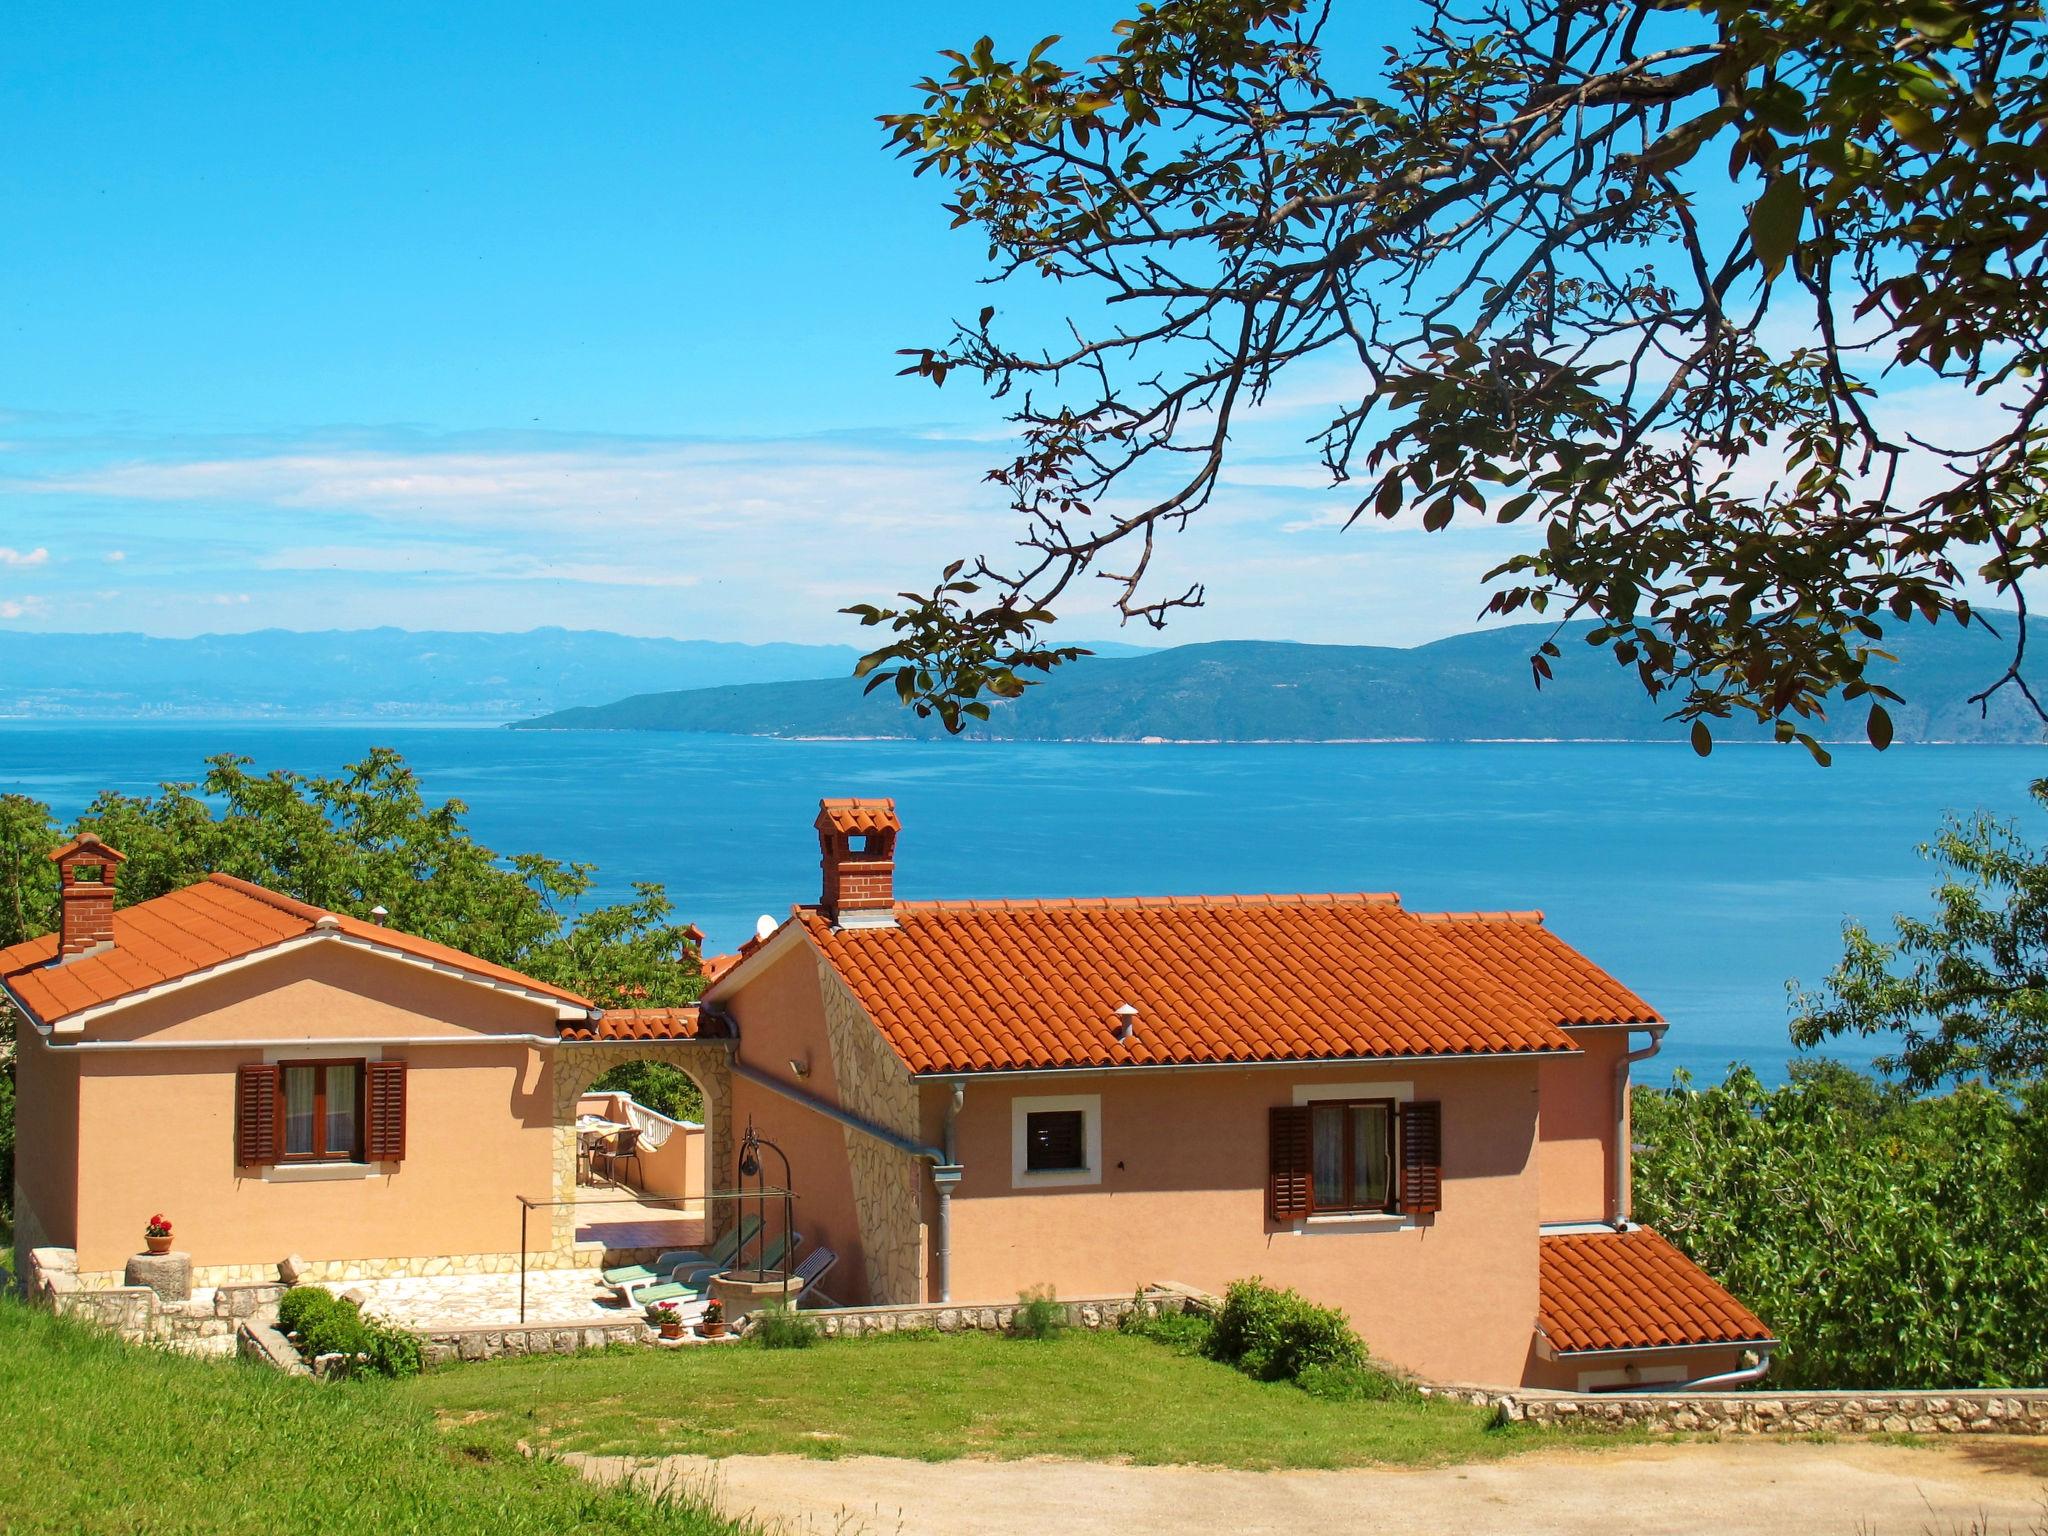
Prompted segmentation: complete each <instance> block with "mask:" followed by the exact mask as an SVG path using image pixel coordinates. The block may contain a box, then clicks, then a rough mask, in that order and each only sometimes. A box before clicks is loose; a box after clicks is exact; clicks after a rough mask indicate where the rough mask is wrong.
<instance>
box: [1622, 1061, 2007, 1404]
mask: <svg viewBox="0 0 2048 1536" xmlns="http://www.w3.org/2000/svg"><path fill="white" fill-rule="evenodd" d="M1633 1111H1634V1134H1635V1138H1636V1141H1637V1143H1638V1144H1639V1148H1640V1150H1639V1151H1638V1152H1637V1154H1636V1160H1635V1171H1636V1178H1635V1214H1636V1218H1637V1219H1638V1220H1639V1221H1642V1222H1643V1223H1645V1224H1646V1225H1648V1226H1651V1227H1654V1228H1656V1229H1657V1230H1658V1231H1660V1232H1662V1233H1664V1235H1665V1236H1667V1237H1669V1238H1670V1239H1671V1240H1672V1241H1673V1242H1674V1243H1676V1244H1677V1245H1678V1246H1679V1247H1680V1248H1682V1249H1684V1250H1685V1252H1686V1253H1687V1254H1688V1255H1690V1256H1691V1257H1692V1258H1693V1259H1694V1260H1695V1261H1696V1262H1698V1263H1699V1264H1700V1265H1701V1266H1702V1267H1703V1268H1705V1269H1706V1270H1707V1271H1708V1272H1709V1273H1710V1274H1712V1275H1714V1276H1715V1277H1716V1278H1718V1279H1719V1280H1720V1281H1721V1282H1722V1283H1723V1284H1724V1285H1726V1286H1727V1287H1728V1288H1729V1289H1730V1290H1731V1291H1733V1292H1734V1293H1735V1294H1736V1295H1737V1296H1740V1297H1741V1298H1742V1299H1743V1300H1744V1301H1746V1302H1747V1303H1749V1305H1750V1306H1752V1307H1753V1308H1755V1309H1756V1311H1757V1313H1758V1314H1759V1315H1760V1316H1761V1317H1762V1318H1763V1319H1764V1321H1765V1322H1767V1323H1768V1324H1770V1326H1771V1328H1772V1329H1773V1331H1774V1332H1776V1334H1777V1335H1778V1337H1779V1338H1780V1339H1781V1340H1782V1342H1783V1347H1782V1348H1781V1349H1780V1350H1779V1352H1778V1354H1777V1355H1776V1356H1775V1358H1774V1361H1773V1365H1772V1371H1771V1379H1772V1381H1773V1382H1774V1383H1776V1384H1777V1385H1778V1386H1781V1387H1792V1388H1803V1387H1842V1388H1902V1387H1927V1388H1940V1387H1986V1386H1989V1387H2001V1386H2038V1385H2039V1384H2040V1383H2041V1382H2042V1381H2043V1380H2048V1200H2044V1198H2043V1193H2042V1192H2043V1191H2044V1190H2048V1085H2044V1084H2042V1083H2039V1082H2037V1083H2035V1084H2033V1085H2031V1086H2030V1087H2029V1088H2028V1089H2027V1090H2026V1091H2025V1092H2024V1093H2022V1094H2021V1095H2019V1096H2018V1097H2017V1098H2013V1097H2008V1096H2006V1095H2003V1094H1999V1093H1995V1092H1993V1091H1991V1090H1989V1089H1986V1088H1983V1087H1979V1086H1966V1087H1964V1088H1961V1089H1958V1090H1957V1091H1956V1092H1954V1093H1952V1094H1949V1095H1946V1096H1943V1097H1940V1098H1931V1099H1917V1098H1914V1097H1912V1096H1911V1095H1909V1094H1907V1093H1905V1092H1904V1091H1902V1090H1901V1089H1899V1088H1897V1087H1896V1086H1891V1087H1880V1086H1879V1085H1877V1084H1875V1083H1873V1082H1872V1081H1871V1080H1870V1079H1868V1078H1865V1077H1863V1076H1861V1075H1860V1074H1858V1073H1856V1072H1853V1071H1850V1070H1849V1069H1847V1068H1845V1067H1842V1066H1840V1065H1838V1064H1834V1063H1826V1062H1821V1063H1815V1062H1805V1063H1800V1064H1798V1065H1796V1066H1794V1068H1793V1072H1792V1081H1791V1083H1789V1084H1788V1085H1786V1086H1785V1087H1782V1088H1775V1089H1767V1088H1765V1087H1763V1085H1762V1084H1760V1083H1759V1082H1758V1081H1757V1079H1756V1076H1755V1074H1753V1073H1752V1072H1750V1071H1749V1069H1748V1068H1746V1067H1739V1068H1737V1069H1735V1070H1734V1071H1733V1072H1731V1073H1730V1074H1729V1076H1728V1080H1727V1081H1726V1082H1724V1083H1722V1084H1720V1085H1719V1086H1718V1087H1713V1088H1708V1089H1705V1090H1703V1091H1694V1090H1693V1089H1692V1087H1691V1086H1690V1084H1689V1082H1688V1081H1687V1080H1686V1079H1685V1077H1684V1074H1682V1073H1681V1074H1678V1076H1677V1080H1676V1082H1675V1084H1674V1086H1673V1087H1672V1089H1671V1090H1670V1091H1669V1092H1665V1091H1662V1090H1657V1089H1646V1088H1639V1089H1637V1090H1636V1093H1635V1097H1634V1101H1633Z"/></svg>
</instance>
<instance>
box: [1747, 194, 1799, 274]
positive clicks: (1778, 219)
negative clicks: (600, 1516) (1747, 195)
mask: <svg viewBox="0 0 2048 1536" xmlns="http://www.w3.org/2000/svg"><path fill="white" fill-rule="evenodd" d="M1805 215H1806V193H1805V191H1804V189H1803V188H1801V186H1800V185H1799V179H1798V178H1797V177H1796V176H1776V177H1773V178H1772V180H1771V182H1770V184H1769V185H1768V186H1766V187H1765V188H1764V191H1763V196H1761V197H1759V198H1758V199H1757V200H1756V201H1755V202H1754V203H1752V204H1750V208H1749V238H1750V240H1751V242H1752V243H1753V244H1754V245H1755V246H1756V254H1757V258H1758V259H1759V260H1760V261H1762V262H1763V264H1764V275H1765V276H1766V277H1776V276H1777V275H1778V274H1779V273H1780V272H1782V271H1784V270H1785V263H1786V261H1787V260H1788V259H1789V258H1790V257H1791V255H1792V252H1793V251H1794V250H1796V249H1797V248H1798V246H1799V225H1800V221H1801V220H1802V219H1803V218H1804V217H1805Z"/></svg>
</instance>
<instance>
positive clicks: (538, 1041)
mask: <svg viewBox="0 0 2048 1536" xmlns="http://www.w3.org/2000/svg"><path fill="white" fill-rule="evenodd" d="M559 1043H560V1042H559V1041H558V1040H557V1039H556V1038H555V1037H554V1036H553V1035H358V1036H352V1037H339V1038H337V1037H333V1036H327V1035H297V1036H291V1037H287V1038H283V1039H270V1040H51V1039H48V1038H47V1037H46V1038H45V1039H44V1041H43V1044H44V1045H46V1046H48V1047H49V1048H50V1049H51V1050H53V1051H67V1052H68V1051H282V1050H292V1049H296V1048H298V1047H300V1046H315V1045H317V1046H321V1047H323V1048H324V1047H327V1046H340V1045H346V1046H364V1047H368V1046H385V1045H402V1046H407V1047H413V1046H422V1045H533V1046H549V1045H557V1044H559Z"/></svg>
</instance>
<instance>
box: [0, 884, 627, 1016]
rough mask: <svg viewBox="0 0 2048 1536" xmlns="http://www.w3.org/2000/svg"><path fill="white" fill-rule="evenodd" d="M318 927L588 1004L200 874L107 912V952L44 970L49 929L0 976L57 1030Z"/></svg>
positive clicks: (3, 952) (4, 957)
mask: <svg viewBox="0 0 2048 1536" xmlns="http://www.w3.org/2000/svg"><path fill="white" fill-rule="evenodd" d="M320 930H331V931H335V932H339V933H341V934H343V935H344V936H346V937H349V938H353V939H356V940H359V941H365V942H368V943H373V944H377V945H380V946H382V947H384V948H386V949H395V950H398V951H400V952H401V953H403V954H407V955H411V956H414V957H415V958H417V959H421V960H429V961H432V962H434V963H435V964H437V965H445V966H447V967H449V968H450V969H453V970H458V971H462V972H464V973H466V974H468V975H471V976H476V977H480V978H483V979H485V980H489V981H497V982H504V983H507V984H509V985H511V986H516V987H523V988H525V989H526V990H528V991H532V992H538V993H541V994H543V995H545V996H548V997H552V998H556V999H559V1000H560V1001H562V1002H565V1003H573V1004H575V1005H577V1006H578V1007H586V1008H587V1007H589V1006H590V1002H589V1000H588V999H587V998H584V997H580V996H578V995H577V994H576V993H574V992H571V991H568V990H567V989H565V988H562V987H557V986H554V985H552V984H550V983H548V982H544V981H537V980H535V979H534V978H533V977H531V976H527V975H524V974H522V973H521V972H519V971H515V970H511V969H509V968H508V967H506V966H502V965H495V964H493V963H492V962H490V961H488V960H481V959H478V958H477V957H476V956H475V955H471V954H466V953H464V952H463V951H462V950H459V949H451V948H450V947H448V946H447V945H445V944H436V943H434V942H433V941H432V940H431V939H422V938H418V937H416V936H415V935H413V934H409V933H400V932H399V931H398V930H397V929H395V928H383V927H379V926H378V925H377V924H375V923H367V922H364V921H363V920H362V919H360V918H355V917H349V916H347V915H346V914H343V913H339V912H329V911H327V910H326V909H325V908H322V907H315V906H311V905H309V904H307V903H306V902H303V901H295V900H293V899H292V898H291V897H289V896H283V895H280V894H278V893H277V892H276V891H272V890H267V889H265V888H264V887H263V886H260V885H255V884H252V883H251V882H249V881H247V880H238V879H236V878H235V877H234V876H232V875H208V876H207V877H206V878H205V879H204V880H201V881H198V882H196V883H195V884H192V885H188V886H185V887H183V888H182V889H180V890H175V891H170V892H167V893H166V894H164V895H162V896H156V897H152V898H151V899H150V900H148V901H139V902H137V903H135V905H133V906H131V907H122V908H120V909H119V910H117V911H116V912H115V913H114V945H113V948H111V949H107V950H102V951H100V952H99V953H97V954H90V955H80V956H77V957H76V958H74V959H72V960H69V961H67V962H66V963H64V964H63V965H53V964H51V961H52V960H54V959H55V958H56V955H57V945H58V939H57V935H56V934H54V933H46V934H44V935H42V936H41V937H39V938H34V939H27V940H24V941H23V942H22V943H19V944H15V945H12V946H10V947H9V948H7V949H0V980H4V981H5V982H6V984H7V987H8V990H9V991H11V992H12V993H13V994H14V995H15V996H16V997H17V998H19V999H20V1000H21V1002H22V1003H23V1004H24V1005H25V1006H26V1007H27V1008H28V1010H29V1012H30V1013H31V1014H33V1015H34V1016H35V1017H36V1018H37V1019H38V1020H40V1021H41V1022H42V1023H44V1024H55V1023H57V1022H58V1021H59V1020H61V1019H64V1018H68V1017H69V1016H70V1015H72V1014H74V1013H81V1012H83V1011H84V1010H86V1009H88V1008H97V1007H99V1006H100V1005H101V1004H103V1003H111V1002H118V1001H119V1000H121V999H122V998H125V997H130V996H133V995H134V994H136V993H138V992H144V991H147V990H149V989H151V988H153V987H159V986H162V985H164V984H165V983H167V982H173V981H181V980H183V979H184V978H186V977H188V976H193V975H196V974H197V973H199V972H201V971H205V970H209V969H211V968H212V967H214V966H216V965H223V964H225V963H227V962H228V961H230V960H241V959H245V958H247V957H248V956H250V955H254V954H257V953H260V952H261V951H263V950H266V949H270V948H273V947H274V946H276V945H279V944H283V943H286V942H288V941H290V940H292V939H299V938H304V937H306V936H307V935H308V934H311V933H314V932H316V931H320Z"/></svg>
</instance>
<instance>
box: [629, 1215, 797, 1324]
mask: <svg viewBox="0 0 2048 1536" xmlns="http://www.w3.org/2000/svg"><path fill="white" fill-rule="evenodd" d="M803 1242H804V1240H803V1238H802V1237H801V1236H799V1235H797V1234H796V1233H791V1234H790V1237H789V1241H788V1242H787V1243H785V1242H784V1241H783V1239H782V1237H781V1235H780V1234H778V1235H776V1236H774V1237H771V1238H770V1239H768V1242H767V1244H766V1246H764V1247H763V1248H762V1250H761V1268H763V1269H775V1268H778V1267H779V1266H780V1265H781V1263H782V1260H783V1257H784V1255H786V1254H788V1253H789V1252H790V1251H791V1250H792V1249H796V1248H801V1247H802V1246H803ZM730 1268H732V1263H731V1262H728V1263H725V1264H706V1265H701V1266H699V1267H697V1268H694V1269H691V1268H683V1269H678V1270H677V1271H675V1275H674V1278H672V1279H671V1280H669V1281H668V1282H667V1283H666V1284H665V1285H649V1286H636V1287H635V1288H634V1290H633V1293H632V1295H631V1296H629V1297H628V1299H629V1300H631V1301H633V1302H635V1303H637V1304H638V1305H640V1306H643V1307H651V1306H653V1305H654V1303H656V1302H657V1301H693V1300H695V1299H696V1298H697V1297H699V1296H702V1295H703V1294H704V1293H705V1292H706V1291H708V1290H709V1289H710V1288H711V1277H712V1276H713V1275H716V1274H719V1273H722V1272H723V1271H725V1270H728V1269H730ZM621 1294H624V1290H623V1288H622V1290H621Z"/></svg>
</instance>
